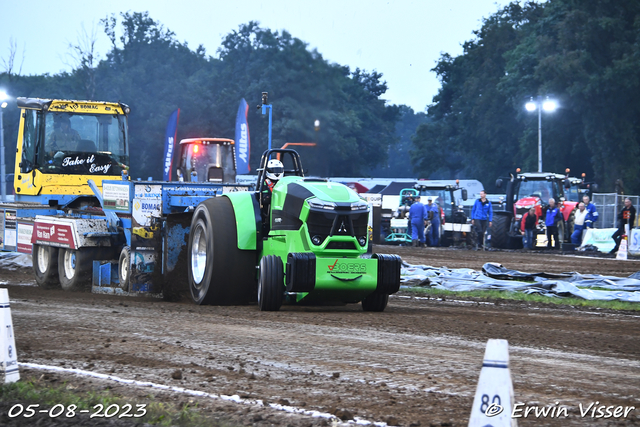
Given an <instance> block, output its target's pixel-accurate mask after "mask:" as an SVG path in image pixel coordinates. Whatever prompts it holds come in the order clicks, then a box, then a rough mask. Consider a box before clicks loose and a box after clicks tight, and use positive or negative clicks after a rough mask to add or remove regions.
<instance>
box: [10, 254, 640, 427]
mask: <svg viewBox="0 0 640 427" xmlns="http://www.w3.org/2000/svg"><path fill="white" fill-rule="evenodd" d="M377 250H378V251H380V252H395V253H399V254H400V255H401V256H402V257H403V259H405V260H406V261H407V262H410V263H413V264H418V263H419V264H430V265H434V266H447V267H470V268H476V269H479V268H480V267H481V266H482V264H483V263H484V262H487V261H494V262H500V263H502V264H503V265H505V266H506V267H509V268H515V269H520V270H524V271H543V270H544V271H552V272H563V271H579V272H581V273H601V274H614V275H621V276H622V275H629V274H631V273H633V272H636V271H638V270H640V262H637V261H628V262H622V261H615V260H613V259H605V260H602V259H593V258H575V257H563V256H559V255H556V254H538V253H536V254H529V253H522V252H475V251H466V250H448V249H411V248H388V247H381V248H377ZM1 281H8V282H9V286H8V288H9V294H10V296H11V301H12V304H11V308H12V314H13V322H14V327H15V331H16V337H17V347H18V356H19V361H20V362H31V363H37V364H43V365H55V366H64V367H67V368H70V367H74V368H79V369H86V370H90V371H95V372H100V373H111V374H113V375H115V376H118V377H122V378H127V379H137V380H140V381H152V382H155V383H160V384H167V385H175V386H180V387H184V388H188V389H193V390H202V391H206V392H209V393H217V394H225V395H236V394H237V395H239V396H240V397H242V398H246V399H262V400H264V401H266V402H271V403H281V404H290V405H291V406H295V407H298V408H303V409H306V410H318V411H322V412H329V413H336V412H338V415H341V416H343V418H348V417H349V416H357V417H361V418H364V419H366V420H369V421H384V422H387V423H389V424H400V425H407V426H408V425H421V426H430V425H435V426H440V425H442V426H447V425H456V426H462V425H466V423H467V422H468V418H469V412H470V408H471V403H472V400H473V394H474V392H475V388H476V384H477V380H478V375H479V372H480V368H481V365H482V358H483V354H484V348H485V345H486V341H487V340H488V339H490V338H502V339H506V340H508V341H509V345H510V357H511V374H512V377H513V382H514V389H515V395H516V401H517V402H524V403H526V404H528V405H538V406H544V405H556V402H559V404H560V405H567V406H569V407H570V410H569V417H568V418H560V419H554V418H546V419H542V418H539V419H536V418H535V417H533V416H529V418H527V419H522V418H521V419H519V424H520V425H521V426H527V425H536V426H538V425H558V426H560V425H562V426H564V425H575V426H584V425H640V393H639V386H640V339H639V338H640V313H612V312H607V311H606V310H595V309H577V308H573V307H570V306H552V305H546V304H523V303H515V302H514V303H504V302H498V303H494V302H490V301H488V302H472V301H457V300H456V301H449V300H447V301H442V300H434V299H421V298H414V297H411V296H409V295H402V294H400V295H397V296H394V297H392V298H391V299H390V304H389V307H388V308H387V310H386V311H385V312H384V313H364V312H362V310H361V308H360V306H359V305H354V306H341V307H314V308H310V307H294V306H285V307H283V309H282V311H280V312H277V313H262V312H260V311H259V310H258V308H257V307H256V306H255V305H254V306H248V307H206V306H202V307H201V306H195V305H192V304H191V303H188V302H183V303H168V302H163V301H160V300H156V299H150V298H133V297H115V296H105V295H92V294H69V293H63V292H62V291H55V290H54V291H43V290H40V289H39V288H36V287H32V286H14V284H15V285H17V284H18V283H28V282H30V274H28V273H24V272H7V271H0V282H1ZM178 369H179V370H181V371H182V373H183V378H182V379H181V380H176V379H173V378H172V373H174V372H175V371H176V370H178ZM31 372H32V371H30V370H23V375H28V374H30V373H31ZM38 375H39V373H38ZM49 378H53V379H59V378H60V379H65V380H68V381H70V382H71V384H73V386H74V387H75V386H77V387H79V388H80V389H81V390H82V389H92V390H95V389H98V390H99V389H103V388H105V387H107V386H109V387H111V389H112V390H114V391H116V392H117V393H122V394H123V395H125V396H129V397H131V398H132V399H133V398H134V397H140V396H144V395H148V394H150V393H152V392H151V391H150V390H149V389H146V388H136V387H132V386H121V385H117V384H116V383H114V382H110V381H105V380H89V379H86V378H83V377H78V376H75V375H72V374H61V373H56V374H52V375H50V376H49ZM153 394H156V396H157V397H156V399H157V400H166V401H169V402H176V401H178V402H180V401H187V400H189V399H191V400H195V401H197V402H198V403H199V405H200V407H202V408H204V411H205V413H209V412H208V411H213V414H214V415H216V416H221V417H228V418H230V419H231V420H232V421H233V422H237V423H239V424H257V425H270V424H273V425H286V424H290V425H295V426H297V425H311V424H323V423H326V422H325V421H323V420H321V419H318V418H312V417H309V416H301V415H291V414H287V413H284V412H281V411H275V410H273V409H265V408H260V407H256V406H249V405H240V404H235V403H226V402H223V401H220V400H212V399H206V398H194V397H190V396H184V395H179V394H177V393H171V392H153ZM595 401H599V402H600V405H602V404H605V405H622V406H634V407H636V408H638V409H635V410H633V411H632V412H631V413H630V414H629V416H628V417H627V418H617V419H615V418H612V419H608V420H606V419H593V418H591V417H587V418H582V417H581V416H580V413H579V410H578V405H579V404H582V405H583V407H585V406H588V405H589V404H591V403H592V402H595ZM2 415H3V414H0V424H2V421H3V418H2ZM5 420H6V419H5ZM15 425H18V424H15ZM25 425H26V424H25ZM43 425H44V424H43Z"/></svg>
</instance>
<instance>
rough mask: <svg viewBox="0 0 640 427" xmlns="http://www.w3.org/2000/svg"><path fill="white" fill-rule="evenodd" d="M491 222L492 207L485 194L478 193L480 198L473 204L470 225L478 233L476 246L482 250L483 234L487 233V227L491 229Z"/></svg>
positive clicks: (482, 192) (483, 192)
mask: <svg viewBox="0 0 640 427" xmlns="http://www.w3.org/2000/svg"><path fill="white" fill-rule="evenodd" d="M492 221H493V207H492V206H491V202H490V201H489V200H487V193H486V192H485V191H484V190H482V191H480V198H479V199H478V200H476V202H475V203H474V204H473V209H471V225H472V226H473V227H475V229H476V232H477V233H478V246H477V247H480V248H484V234H485V233H486V232H487V226H489V227H491V223H492Z"/></svg>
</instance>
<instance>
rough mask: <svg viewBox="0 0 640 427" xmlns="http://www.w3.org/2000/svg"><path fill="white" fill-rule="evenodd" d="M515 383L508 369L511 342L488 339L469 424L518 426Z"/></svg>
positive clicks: (492, 426) (474, 426) (501, 426)
mask: <svg viewBox="0 0 640 427" xmlns="http://www.w3.org/2000/svg"><path fill="white" fill-rule="evenodd" d="M513 400H514V397H513V384H512V383H511V374H510V372H509V343H508V342H507V341H506V340H489V341H488V342H487V349H486V350H485V352H484V361H483V362H482V370H481V371H480V379H479V380H478V389H477V390H476V396H475V397H474V399H473V406H472V407H471V408H472V409H471V417H470V418H469V427H516V426H517V425H518V423H517V422H516V420H515V419H512V418H511V412H512V410H513Z"/></svg>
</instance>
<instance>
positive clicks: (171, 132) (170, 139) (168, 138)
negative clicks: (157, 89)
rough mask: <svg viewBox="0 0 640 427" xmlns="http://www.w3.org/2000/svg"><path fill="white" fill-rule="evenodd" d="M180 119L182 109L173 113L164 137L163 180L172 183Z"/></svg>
mask: <svg viewBox="0 0 640 427" xmlns="http://www.w3.org/2000/svg"><path fill="white" fill-rule="evenodd" d="M179 118H180V109H179V108H178V109H177V110H176V111H174V112H173V113H171V116H170V117H169V121H168V122H167V131H166V132H165V137H164V157H163V159H164V165H163V180H164V181H171V168H172V166H173V148H174V147H175V142H176V137H177V134H178V120H179Z"/></svg>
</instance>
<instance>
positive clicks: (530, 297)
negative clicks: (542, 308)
mask: <svg viewBox="0 0 640 427" xmlns="http://www.w3.org/2000/svg"><path fill="white" fill-rule="evenodd" d="M402 290H403V291H404V292H407V293H412V294H416V295H421V296H429V297H444V298H448V297H455V298H460V299H474V300H477V299H481V300H487V301H489V300H496V299H500V300H512V301H523V302H534V303H542V304H558V305H572V306H576V307H587V308H601V309H609V310H624V311H640V303H637V302H628V301H601V300H597V301H595V300H594V301H590V300H585V299H581V298H560V297H549V296H544V295H539V294H524V293H522V292H510V291H496V290H490V291H466V292H459V291H447V290H443V289H434V288H418V287H415V288H403V289H402Z"/></svg>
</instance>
